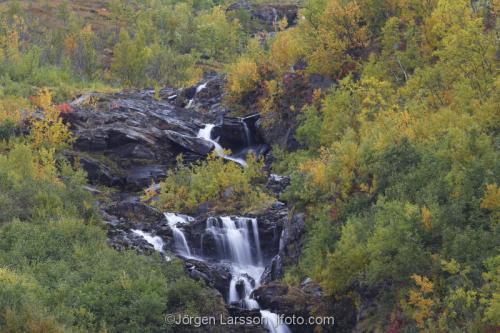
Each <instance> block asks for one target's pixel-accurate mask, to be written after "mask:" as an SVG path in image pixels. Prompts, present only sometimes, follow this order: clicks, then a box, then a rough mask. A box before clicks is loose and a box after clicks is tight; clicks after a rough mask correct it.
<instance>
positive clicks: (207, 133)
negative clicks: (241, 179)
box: [198, 124, 247, 166]
mask: <svg viewBox="0 0 500 333" xmlns="http://www.w3.org/2000/svg"><path fill="white" fill-rule="evenodd" d="M214 127H215V125H214V124H206V125H205V127H204V128H202V129H200V131H199V132H198V138H200V139H203V140H206V141H209V142H211V143H213V145H214V147H215V152H216V153H217V155H218V156H220V157H222V158H224V159H226V160H229V161H233V162H236V163H238V164H240V165H242V166H246V165H247V163H246V162H245V160H244V159H242V158H235V157H231V156H230V155H226V154H225V153H224V148H222V146H221V145H220V144H219V143H218V142H217V141H216V140H213V139H212V130H213V128H214Z"/></svg>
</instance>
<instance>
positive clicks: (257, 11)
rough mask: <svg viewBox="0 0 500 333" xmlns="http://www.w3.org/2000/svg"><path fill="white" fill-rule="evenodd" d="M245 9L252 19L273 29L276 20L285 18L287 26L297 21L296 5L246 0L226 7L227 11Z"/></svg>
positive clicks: (269, 29) (270, 29) (266, 28)
mask: <svg viewBox="0 0 500 333" xmlns="http://www.w3.org/2000/svg"><path fill="white" fill-rule="evenodd" d="M236 11H245V12H248V13H249V14H250V17H251V19H252V20H256V21H259V22H260V23H261V26H262V28H264V29H265V30H267V31H274V30H275V25H276V23H277V22H279V21H280V20H282V19H283V18H286V19H287V21H288V25H289V26H293V25H295V24H296V21H297V12H298V7H297V6H295V5H280V4H252V3H249V2H247V1H239V2H236V3H234V4H232V5H230V6H229V7H228V8H227V12H228V13H231V12H236Z"/></svg>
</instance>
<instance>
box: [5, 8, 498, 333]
mask: <svg viewBox="0 0 500 333" xmlns="http://www.w3.org/2000/svg"><path fill="white" fill-rule="evenodd" d="M229 3H230V2H229V1H228V2H226V1H222V0H221V1H217V0H193V1H181V0H146V1H109V2H106V8H107V9H106V10H102V11H100V12H99V17H98V20H97V22H98V23H99V24H95V23H94V25H92V24H90V23H89V22H88V21H87V20H84V19H81V18H80V17H79V16H78V13H77V12H76V11H75V9H74V8H73V7H72V6H71V3H70V2H64V1H63V2H57V6H53V7H50V5H49V4H47V6H49V7H50V8H49V11H50V13H53V14H54V21H53V22H48V21H47V20H41V19H39V18H38V17H37V16H36V15H35V14H34V12H36V11H30V10H29V6H31V5H30V4H26V3H24V2H17V1H9V2H8V3H7V5H2V6H3V7H0V8H1V10H0V286H1V287H0V331H5V332H62V331H81V332H98V331H99V332H105V331H109V332H137V331H145V332H159V331H162V330H168V329H170V328H168V327H164V322H163V315H164V314H165V313H166V311H170V312H174V311H178V312H184V313H191V314H195V313H208V312H210V311H212V310H213V309H214V308H215V307H216V306H215V304H214V302H215V301H214V298H213V297H210V296H209V295H208V294H207V291H206V290H205V289H204V288H203V287H202V286H201V285H200V284H198V283H196V282H193V281H192V280H190V279H187V278H186V277H184V274H183V272H182V269H181V266H180V265H179V263H178V262H176V261H173V262H165V261H162V260H160V258H159V256H138V255H137V254H135V253H132V252H124V253H118V252H116V251H115V250H113V249H111V248H109V247H108V246H107V244H106V235H105V231H104V230H103V229H102V228H101V226H100V223H101V221H100V217H99V215H98V212H97V208H96V207H95V203H94V198H93V197H92V196H91V195H90V194H89V193H88V192H87V191H85V190H84V189H82V185H84V184H85V182H86V177H85V174H84V172H82V171H81V170H80V168H79V166H78V165H77V163H76V164H75V165H72V164H71V163H69V162H68V161H67V160H66V159H65V158H64V157H63V155H62V151H63V150H64V149H66V148H68V147H69V146H70V145H71V143H72V138H71V135H70V132H69V130H68V128H67V127H66V125H64V124H63V122H62V121H61V120H60V117H59V115H60V112H66V108H65V105H64V104H61V105H54V104H53V101H52V100H54V101H56V102H61V101H64V100H67V99H69V98H70V97H72V96H74V95H75V94H76V93H78V92H81V91H82V90H110V89H119V88H123V87H146V86H150V87H154V88H156V89H158V88H159V87H160V86H163V85H187V84H189V83H191V82H193V81H195V80H196V79H198V78H199V77H200V76H201V75H202V73H203V71H206V70H222V71H226V72H227V76H228V84H227V88H226V90H227V93H226V100H225V102H226V103H227V105H228V106H231V107H233V108H234V109H235V110H237V111H239V112H244V111H245V109H246V107H247V106H248V105H249V104H252V107H253V108H254V109H258V110H260V111H261V112H262V114H263V115H264V116H265V117H266V121H267V122H268V124H269V125H270V126H271V125H272V123H273V122H274V123H277V122H289V121H291V122H292V123H293V122H295V123H294V125H297V129H296V134H295V137H296V139H297V140H298V142H299V144H298V148H297V149H294V150H292V151H289V150H287V149H286V147H275V148H274V149H273V155H274V160H275V162H274V164H273V170H274V171H275V172H276V173H280V174H288V175H290V176H291V179H292V183H291V186H290V187H289V188H288V189H287V191H286V192H285V193H284V194H283V197H282V198H281V199H282V200H286V201H287V202H288V203H289V204H290V205H293V206H294V209H295V210H303V211H305V212H306V216H307V241H306V245H305V247H304V249H303V252H302V256H301V259H300V262H299V264H298V265H297V266H296V267H289V268H288V270H287V273H286V282H287V283H290V284H297V283H299V282H300V281H302V279H303V278H305V277H306V276H310V277H312V278H313V279H314V280H316V281H318V282H320V284H321V286H322V287H323V288H324V290H325V291H326V293H327V294H328V295H329V296H332V297H333V298H334V299H343V298H350V299H352V300H353V303H354V304H356V306H357V307H358V310H360V311H363V316H362V322H361V323H360V326H361V327H362V328H364V329H366V330H368V331H374V330H378V331H386V332H416V331H421V332H488V331H491V332H493V331H495V329H497V328H498V327H499V325H500V252H499V249H500V235H499V218H500V189H499V179H500V159H499V157H500V156H499V145H500V137H499V129H500V128H499V124H500V112H499V110H500V94H499V92H500V77H499V75H498V70H499V67H498V66H499V54H500V51H499V35H500V31H499V29H500V27H499V25H498V17H499V15H500V3H499V2H498V1H496V0H474V1H469V0H425V1H421V0H307V1H303V2H301V6H302V9H301V11H300V13H299V19H298V23H297V25H295V26H289V23H290V22H286V20H283V21H281V22H279V24H277V26H276V30H278V32H277V33H276V34H275V35H273V36H272V37H270V36H268V38H267V39H266V40H263V39H262V36H260V35H259V36H255V37H252V36H251V30H252V29H255V27H254V26H253V24H254V23H252V22H250V21H249V20H248V17H246V16H245V15H244V13H238V15H235V16H234V17H228V15H227V14H226V11H225V8H226V6H227V5H228V4H229ZM51 23H52V24H51ZM292 68H293V69H292ZM290 73H292V74H293V75H295V76H291V75H290ZM313 75H316V76H317V75H321V76H322V77H324V78H327V79H329V80H331V82H333V86H332V88H331V89H329V90H320V89H318V90H315V91H314V92H313V93H312V94H310V95H307V96H306V95H304V96H302V95H299V94H295V93H291V86H293V84H290V82H289V81H290V80H291V79H290V78H291V77H292V80H293V78H294V77H297V78H298V79H297V80H298V81H304V82H305V81H307V80H308V79H309V78H310V77H312V76H313ZM301 83H302V82H301ZM42 88H48V89H42ZM242 105H244V107H242ZM303 105H306V106H305V107H303ZM36 112H38V113H40V112H43V113H44V117H41V118H40V117H33V118H34V119H36V120H31V121H29V122H28V121H26V119H27V116H28V115H32V114H34V113H36ZM21 134H23V135H21ZM262 167H263V166H262V163H261V162H259V161H255V160H251V161H249V167H248V168H246V169H241V168H240V167H239V166H237V165H235V164H234V163H224V162H223V161H222V160H221V159H219V158H216V157H211V158H209V159H208V160H207V161H205V162H200V163H199V164H196V165H193V166H180V167H179V168H177V169H175V170H172V171H171V172H170V173H169V175H168V177H167V179H166V180H165V181H164V182H163V183H162V185H161V194H160V200H159V202H158V205H159V206H161V207H162V208H163V209H168V210H174V211H177V210H180V211H185V212H192V211H195V210H196V208H197V206H198V205H199V204H200V203H202V202H210V203H211V208H212V209H214V210H217V211H223V210H224V211H229V212H247V211H250V210H255V209H259V208H262V207H263V206H265V205H266V204H267V203H268V202H269V200H270V198H269V196H268V195H267V194H266V193H265V191H264V184H263V179H262Z"/></svg>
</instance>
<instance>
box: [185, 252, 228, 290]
mask: <svg viewBox="0 0 500 333" xmlns="http://www.w3.org/2000/svg"><path fill="white" fill-rule="evenodd" d="M184 266H185V267H186V270H187V272H188V275H189V276H190V277H191V278H193V279H195V280H202V281H205V283H206V284H207V285H208V286H211V287H213V288H215V289H217V290H218V291H219V292H220V293H221V294H222V295H223V296H224V297H226V296H227V295H228V293H229V282H230V281H231V267H230V266H229V265H227V264H220V263H211V262H205V261H199V260H195V259H187V260H185V261H184Z"/></svg>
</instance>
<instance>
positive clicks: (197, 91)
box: [186, 82, 208, 109]
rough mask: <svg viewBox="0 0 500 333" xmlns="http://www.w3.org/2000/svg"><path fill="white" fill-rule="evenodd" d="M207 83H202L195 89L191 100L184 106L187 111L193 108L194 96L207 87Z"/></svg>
mask: <svg viewBox="0 0 500 333" xmlns="http://www.w3.org/2000/svg"><path fill="white" fill-rule="evenodd" d="M207 84H208V82H205V83H202V84H200V85H199V86H197V87H196V92H195V93H194V96H193V98H191V99H190V100H189V102H188V103H187V105H186V109H189V108H191V107H192V106H193V102H194V98H195V97H196V94H198V93H199V92H200V91H202V90H203V89H205V88H206V87H207Z"/></svg>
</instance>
